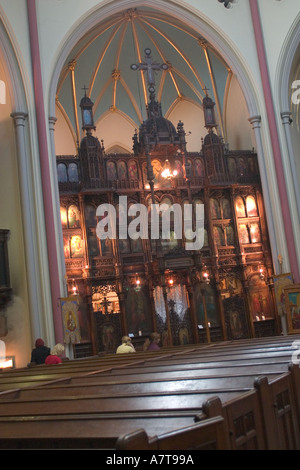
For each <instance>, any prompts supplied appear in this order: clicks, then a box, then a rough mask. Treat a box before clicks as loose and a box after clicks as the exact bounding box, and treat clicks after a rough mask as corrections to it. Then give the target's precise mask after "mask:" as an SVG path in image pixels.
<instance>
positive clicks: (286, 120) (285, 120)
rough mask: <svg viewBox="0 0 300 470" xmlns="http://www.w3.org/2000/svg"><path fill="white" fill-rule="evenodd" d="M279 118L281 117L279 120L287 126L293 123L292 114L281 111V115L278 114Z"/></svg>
mask: <svg viewBox="0 0 300 470" xmlns="http://www.w3.org/2000/svg"><path fill="white" fill-rule="evenodd" d="M280 116H281V120H282V124H285V125H286V124H288V125H291V124H292V122H293V119H292V117H291V116H292V113H291V112H290V111H283V112H282V113H280Z"/></svg>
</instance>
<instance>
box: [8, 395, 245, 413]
mask: <svg viewBox="0 0 300 470" xmlns="http://www.w3.org/2000/svg"><path fill="white" fill-rule="evenodd" d="M216 393H218V396H219V397H220V399H221V400H222V401H223V402H225V401H227V400H229V399H231V398H233V397H237V396H240V395H241V394H242V393H244V392H243V391H241V390H240V389H229V390H226V391H222V390H204V391H197V392H195V391H190V392H189V391H180V392H172V391H171V392H149V393H147V392H144V393H128V394H126V393H123V394H122V393H118V394H117V393H116V394H115V395H114V396H111V394H107V395H106V394H98V395H96V394H94V395H78V396H76V395H74V396H71V397H64V396H58V397H53V398H43V397H39V398H36V399H33V400H30V399H29V400H26V399H17V400H16V399H12V400H3V401H1V403H0V416H38V415H51V414H52V415H53V414H60V413H63V414H68V413H92V412H95V413H111V412H114V413H122V412H127V411H146V410H155V411H164V410H166V411H170V410H182V411H193V413H195V414H197V413H200V412H201V409H202V404H203V402H205V401H206V400H207V399H208V398H209V397H211V396H212V394H216Z"/></svg>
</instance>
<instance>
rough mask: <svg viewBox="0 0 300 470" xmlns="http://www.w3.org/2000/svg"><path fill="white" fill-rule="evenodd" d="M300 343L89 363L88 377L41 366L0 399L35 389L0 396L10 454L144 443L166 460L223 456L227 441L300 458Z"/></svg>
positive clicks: (2, 431) (1, 439) (0, 424)
mask: <svg viewBox="0 0 300 470" xmlns="http://www.w3.org/2000/svg"><path fill="white" fill-rule="evenodd" d="M294 340H295V338H285V339H284V340H283V339H282V338H278V342H276V339H275V340H274V339H270V340H269V341H267V340H263V341H262V340H258V341H254V342H253V343H251V342H250V341H245V342H243V341H241V342H239V344H237V343H236V342H230V343H229V344H228V343H227V344H222V345H220V346H218V345H206V346H204V347H198V346H197V345H196V346H195V347H194V346H192V347H190V346H189V347H184V348H183V350H182V351H180V350H179V348H174V349H173V348H171V349H170V350H169V351H168V353H166V352H165V351H158V352H157V354H156V353H154V354H152V353H150V352H149V353H143V352H141V353H136V354H134V357H133V355H130V357H129V355H128V356H127V355H126V356H127V357H124V356H125V355H124V356H122V355H120V360H118V359H119V357H117V355H114V357H109V358H106V359H107V360H104V361H102V358H99V360H98V359H97V358H96V359H95V361H94V359H93V361H88V362H87V363H86V365H87V366H88V367H87V368H85V361H84V360H81V361H79V362H80V367H79V363H78V364H76V365H75V364H73V362H72V365H71V367H68V366H67V365H66V364H62V365H61V366H53V367H52V369H51V371H50V369H49V374H45V372H46V370H47V366H44V367H39V366H37V368H32V370H31V369H29V371H30V372H32V373H29V374H27V373H26V374H25V377H22V374H15V376H14V374H11V375H9V374H6V373H5V374H3V375H0V390H1V385H3V384H6V385H7V387H10V388H9V389H8V390H11V389H12V388H16V387H13V386H12V385H13V384H15V385H16V386H17V384H18V383H19V384H20V383H21V384H24V383H27V386H26V388H23V386H21V387H20V390H14V391H12V392H9V393H8V392H2V393H1V394H0V448H18V447H19V448H65V447H68V446H69V448H80V447H81V448H99V449H100V448H101V449H104V448H112V449H115V448H118V449H119V448H124V446H132V445H136V444H134V443H133V442H135V443H136V442H137V440H136V439H137V438H138V439H139V442H140V444H138V445H147V446H148V445H150V446H158V447H156V449H162V450H163V449H164V450H171V449H173V448H174V447H172V446H176V445H177V447H175V449H176V450H178V449H180V448H182V449H184V448H186V449H188V448H192V447H184V446H185V445H187V446H188V445H190V446H196V447H195V448H217V449H218V448H220V447H218V446H219V444H217V441H218V435H219V434H218V433H220V436H221V437H220V439H221V440H222V439H223V441H224V436H225V444H222V445H226V446H227V445H228V446H229V448H231V449H264V448H266V449H274V448H276V446H278V448H280V449H299V422H300V372H299V370H298V369H299V368H298V369H295V368H294V367H292V366H291V365H290V362H291V358H292V353H293V351H294V349H293V346H292V343H293V341H294ZM276 344H277V346H278V347H276ZM243 348H244V349H243ZM91 363H92V364H91ZM90 366H91V369H90ZM94 366H95V367H94ZM293 366H294V365H293ZM60 367H61V369H60ZM33 369H35V370H33ZM58 370H59V371H62V372H59V373H57V371H58ZM26 372H27V370H26ZM262 372H264V375H263V376H261V373H262ZM4 375H5V376H4ZM9 379H11V382H9ZM13 379H14V380H15V382H14V381H13ZM2 381H3V382H2ZM5 381H6V382H5ZM29 384H31V386H29ZM297 390H298V391H297ZM266 403H267V405H266ZM274 404H275V407H274V406H273V405H274ZM210 420H215V423H213V422H212V421H211V422H210ZM267 420H268V425H267V424H266V423H267ZM195 421H198V422H199V423H197V424H195ZM221 423H222V424H221ZM205 427H207V428H206V429H207V434H206V440H205V439H204V440H202V437H201V436H203V437H204V438H205V435H204V431H203V429H204V428H205ZM221 428H222V429H223V431H224V429H225V434H224V433H223V434H222V432H221V431H220V429H221ZM197 429H198V433H199V434H198V438H194V437H193V436H195V435H196V434H195V433H196V432H197ZM218 429H219V431H218ZM201 430H202V431H201ZM137 431H138V432H137ZM189 433H190V434H189ZM121 435H122V438H121V437H120V436H121ZM129 435H131V437H130V439H129V437H128V436H129ZM172 435H173V438H172V437H171V436H172ZM180 435H181V438H180V437H179V436H180ZM274 435H275V437H274ZM222 436H223V437H222ZM276 436H277V437H276ZM119 437H120V439H118V438H119ZM133 437H134V440H133ZM193 439H194V440H193ZM197 439H198V440H197ZM142 442H143V444H141V443H142ZM176 442H177V444H176ZM219 442H220V440H219ZM226 442H227V444H226ZM185 443H186V444H185ZM188 443H189V444H188ZM121 446H123V447H121ZM168 446H171V447H168ZM178 446H179V447H178ZM180 446H182V447H180ZM130 448H132V447H129V449H130ZM146 448H148V447H146ZM151 448H152V447H150V449H151ZM226 448H227V447H226ZM139 449H141V448H140V447H139Z"/></svg>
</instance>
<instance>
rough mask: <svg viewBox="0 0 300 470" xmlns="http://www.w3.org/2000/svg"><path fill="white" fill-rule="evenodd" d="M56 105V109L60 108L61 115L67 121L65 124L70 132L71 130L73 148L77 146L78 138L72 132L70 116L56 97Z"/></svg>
mask: <svg viewBox="0 0 300 470" xmlns="http://www.w3.org/2000/svg"><path fill="white" fill-rule="evenodd" d="M56 106H57V107H58V109H59V110H60V112H61V114H62V115H63V117H64V119H65V121H66V123H67V126H68V128H69V129H70V132H71V135H72V139H73V142H74V146H75V148H77V146H78V140H77V138H76V134H75V132H74V126H73V124H72V123H71V121H70V118H69V116H68V114H67V113H66V110H65V108H64V107H63V106H62V104H61V103H60V101H59V99H58V98H57V99H56Z"/></svg>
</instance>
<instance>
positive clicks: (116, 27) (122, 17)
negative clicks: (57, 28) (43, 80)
mask: <svg viewBox="0 0 300 470" xmlns="http://www.w3.org/2000/svg"><path fill="white" fill-rule="evenodd" d="M164 24H165V25H169V27H170V28H168V30H167V31H165V30H164V29H163V28H164ZM129 25H130V26H131V31H132V36H133V44H132V46H133V48H135V50H136V54H137V59H138V61H139V63H142V62H143V61H144V58H143V57H142V55H143V51H142V53H141V48H142V46H141V44H143V47H145V46H146V45H147V46H148V47H150V48H151V43H152V44H153V50H154V48H155V54H158V55H160V57H161V58H162V61H163V62H164V63H168V65H169V68H168V70H167V71H165V70H164V71H162V73H161V75H160V79H159V87H158V90H157V99H158V101H162V97H163V91H164V90H165V89H166V87H167V86H168V87H170V86H171V89H170V88H169V90H170V92H171V93H172V95H171V96H172V101H173V103H172V104H171V106H170V107H169V110H170V109H174V106H173V104H174V103H175V102H176V103H177V102H178V101H179V100H180V99H187V100H190V101H191V102H194V103H195V104H196V105H197V104H198V105H199V103H197V100H199V102H200V103H202V101H203V97H204V92H203V89H205V88H206V84H205V83H204V82H203V79H202V71H201V70H200V71H198V66H197V63H195V64H196V65H194V63H193V62H192V60H191V56H190V54H189V51H188V50H187V51H185V49H184V48H183V47H182V45H178V44H177V43H176V39H177V38H178V36H176V35H175V36H174V37H173V36H172V28H174V32H175V29H177V30H179V31H181V32H182V33H184V34H186V35H189V37H190V38H192V39H193V40H195V41H196V43H198V44H200V45H201V47H202V50H203V55H201V63H202V61H203V65H204V66H205V71H206V73H207V72H208V73H209V76H210V81H211V87H212V91H213V94H214V99H215V101H216V111H217V113H218V116H219V123H220V127H219V128H220V133H221V135H222V136H223V137H224V134H225V132H226V130H225V124H224V115H223V113H222V109H221V105H220V96H219V94H218V87H217V83H216V80H215V76H214V68H213V62H212V56H211V55H210V54H213V56H214V57H216V58H217V60H219V61H221V64H222V65H224V66H225V67H226V69H227V72H228V75H227V76H226V75H225V76H224V77H223V78H224V79H225V80H227V82H226V86H225V94H224V100H223V105H224V106H225V101H226V100H228V92H229V86H230V81H231V77H232V72H231V71H230V69H229V70H228V66H227V64H225V62H224V59H223V58H222V57H221V56H220V55H219V53H218V51H216V50H215V49H214V47H213V46H211V45H210V44H209V43H208V42H207V41H206V40H205V39H204V38H202V41H201V37H199V34H198V33H196V32H194V31H193V30H191V29H189V27H188V26H187V25H184V24H182V23H180V21H179V20H177V19H176V18H173V17H171V16H168V15H166V14H164V13H162V12H159V13H156V12H155V11H148V10H137V9H129V10H127V11H126V12H125V13H124V12H121V13H118V14H116V15H113V16H112V17H110V18H108V19H107V20H105V21H103V23H100V24H98V25H96V26H95V27H93V28H92V29H91V30H90V31H88V32H87V33H86V34H85V36H83V37H82V39H81V41H80V42H79V43H78V44H77V45H76V46H75V48H74V49H73V53H72V61H71V60H70V61H69V64H73V65H72V66H71V65H70V66H69V65H67V66H66V67H65V68H64V70H63V71H62V73H61V76H60V79H59V81H58V87H57V96H58V97H59V98H60V93H64V92H65V87H63V84H64V83H65V81H66V77H67V76H68V74H69V73H70V77H71V91H72V101H73V103H72V104H73V111H74V117H75V127H76V134H77V139H78V138H79V136H80V129H79V120H78V103H77V99H76V84H75V72H76V77H77V80H78V73H79V70H80V80H82V77H84V76H85V77H86V74H85V71H84V75H82V69H80V63H81V61H80V59H81V57H82V54H83V53H84V52H85V51H86V50H87V49H88V48H89V47H90V46H93V49H92V51H93V53H95V52H96V51H97V49H96V46H97V45H98V43H99V44H100V47H99V49H101V52H100V54H99V55H98V56H97V52H96V63H95V66H94V68H93V69H92V73H91V74H90V72H89V70H88V69H87V73H88V74H89V76H90V78H87V82H89V86H88V91H87V95H88V96H89V97H90V96H91V95H92V93H93V95H95V88H97V96H96V97H95V98H94V99H93V101H94V102H95V104H94V114H96V111H97V109H99V106H100V102H101V100H102V99H103V97H104V95H105V93H107V90H108V88H109V86H110V84H112V90H111V100H112V101H111V106H110V108H109V109H111V110H112V109H117V103H118V105H119V107H120V111H121V110H122V104H120V102H119V101H118V90H120V88H119V87H120V86H122V87H123V89H124V92H125V93H126V95H127V96H128V99H129V101H130V103H131V105H132V108H133V110H134V112H135V114H136V119H138V120H139V121H140V122H142V106H141V103H140V105H139V106H138V104H137V103H138V99H137V97H136V96H134V92H133V91H131V87H130V81H129V82H128V83H127V79H128V78H129V80H131V78H130V75H128V71H127V70H126V66H125V70H123V68H122V67H121V66H120V60H121V54H122V53H126V52H127V51H126V50H125V39H127V40H128V36H127V34H130V32H131V31H130V29H129V28H128V26H129ZM104 33H106V36H107V38H105V39H104V36H103V34H104ZM119 33H120V35H119ZM144 35H145V36H144ZM147 38H148V41H149V44H145V41H146V40H147ZM159 38H161V39H162V40H163V41H165V43H164V44H165V47H168V48H169V50H170V48H171V50H173V53H176V54H178V56H179V57H180V61H179V62H178V63H177V61H176V57H175V59H174V65H173V64H172V63H170V58H169V61H168V60H167V59H168V57H165V55H166V56H167V54H166V52H165V48H164V47H163V42H162V41H161V40H160V39H159ZM96 40H98V42H97V43H95V41H96ZM111 51H113V52H111ZM109 54H110V55H109ZM153 55H154V54H153ZM70 56H71V55H70ZM108 57H109V62H110V63H111V61H113V63H114V65H112V66H110V67H111V68H110V70H107V69H104V59H105V64H106V65H107V58H108ZM83 59H84V60H85V59H86V57H84V58H83ZM129 60H130V59H129ZM204 60H205V62H204ZM76 64H77V65H76ZM122 64H123V62H122ZM185 64H186V67H185ZM75 66H76V67H75ZM129 66H130V64H128V67H129ZM226 69H225V73H226ZM108 72H109V73H110V77H109V78H107V74H108ZM187 72H188V74H187ZM190 72H191V73H192V75H193V76H194V77H195V79H196V83H195V84H193V83H192V81H191V80H193V79H192V78H191V80H190V79H189V78H188V77H189V74H190ZM140 73H141V75H140V77H141V83H142V88H143V99H144V103H145V106H147V104H148V86H147V80H146V75H145V73H144V72H143V71H142V70H141V72H140ZM167 73H168V75H169V76H170V79H171V85H170V82H169V81H167V80H166V78H167ZM137 77H138V79H137V86H138V87H139V83H140V80H139V75H137ZM178 78H180V81H179V80H178ZM98 79H99V80H98ZM85 80H86V78H85ZM100 80H101V81H100ZM181 80H182V81H181ZM99 81H100V83H99ZM104 81H105V83H104V86H103V85H102V82H104ZM193 81H194V80H193ZM96 83H99V84H100V85H101V89H99V92H98V86H97V87H95V85H96ZM182 83H185V84H186V86H187V88H188V89H189V90H190V91H191V92H193V93H194V95H195V98H194V99H193V97H192V96H190V97H189V93H188V92H186V93H187V96H185V94H184V93H183V92H182V90H181V89H180V88H181V86H180V84H181V85H182ZM197 84H199V86H198V85H197ZM82 85H83V84H82V83H81V85H80V86H81V87H82ZM175 93H176V95H175ZM176 96H177V98H176ZM139 98H141V96H139ZM125 102H126V101H125ZM125 102H124V103H125ZM62 103H64V101H63V99H62V100H61V101H60V104H59V106H60V108H61V109H63V105H62ZM123 111H124V110H123ZM124 113H125V114H126V111H124ZM64 114H65V115H67V113H66V111H65V110H64ZM129 114H130V113H129ZM69 122H71V120H69ZM74 132H75V131H74Z"/></svg>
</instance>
